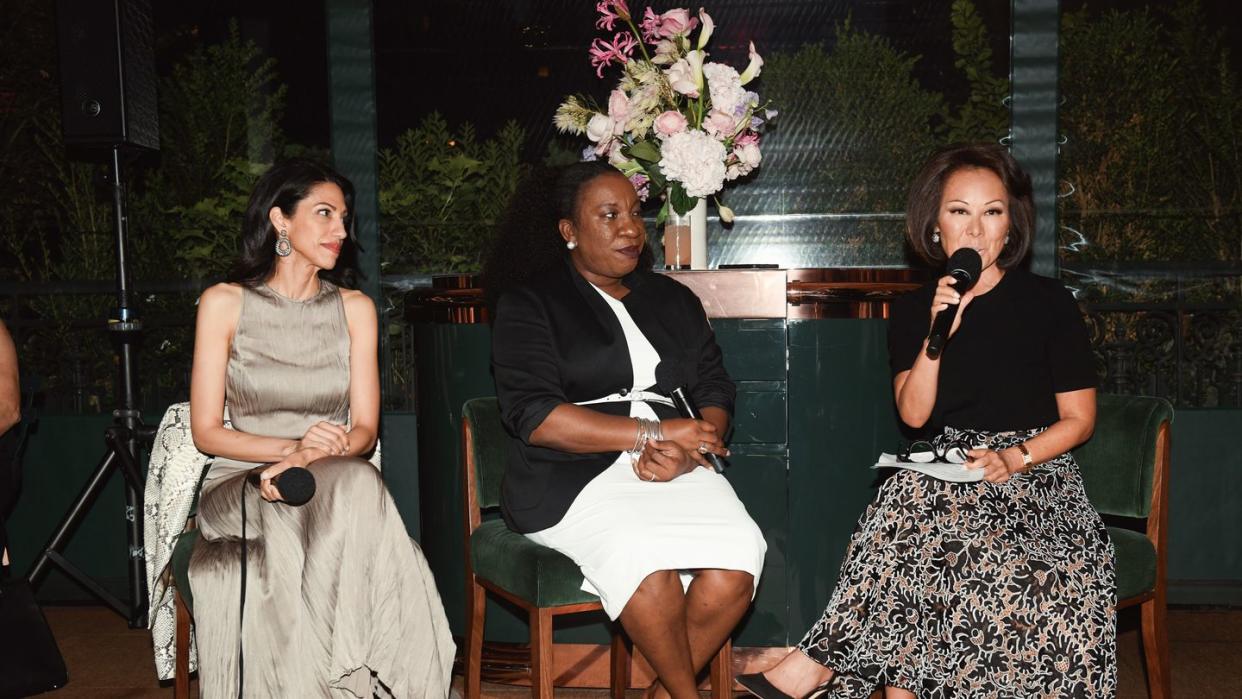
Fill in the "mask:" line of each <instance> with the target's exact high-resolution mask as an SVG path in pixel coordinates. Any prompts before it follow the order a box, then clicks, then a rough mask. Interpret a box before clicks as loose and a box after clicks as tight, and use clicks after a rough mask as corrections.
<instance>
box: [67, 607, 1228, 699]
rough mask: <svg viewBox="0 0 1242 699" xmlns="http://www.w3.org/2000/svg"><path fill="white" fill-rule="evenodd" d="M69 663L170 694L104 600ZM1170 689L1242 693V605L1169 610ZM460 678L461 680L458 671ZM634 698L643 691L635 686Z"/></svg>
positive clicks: (73, 686) (1127, 643) (1130, 662)
mask: <svg viewBox="0 0 1242 699" xmlns="http://www.w3.org/2000/svg"><path fill="white" fill-rule="evenodd" d="M1130 611H1133V610H1128V612H1127V613H1126V614H1124V615H1123V617H1122V626H1121V634H1120V636H1119V638H1118V674H1119V691H1118V697H1119V699H1144V698H1145V697H1146V696H1147V690H1146V685H1145V684H1144V680H1143V674H1142V672H1143V669H1142V668H1143V664H1142V657H1141V652H1140V642H1139V634H1138V630H1137V614H1133V613H1129V612H1130ZM46 612H47V616H48V620H49V621H50V622H51V625H52V630H53V632H54V633H55V635H56V638H57V641H58V642H59V643H60V647H61V652H62V653H63V654H64V656H65V662H66V664H67V665H68V667H69V685H68V686H67V687H65V688H63V689H61V690H58V691H56V692H51V693H48V694H45V695H42V696H45V697H51V698H53V699H70V698H81V699H88V698H89V699H138V698H140V697H141V698H144V699H145V698H147V697H152V698H154V697H171V696H172V689H171V687H161V686H160V684H159V682H157V681H156V679H155V670H154V666H153V664H152V660H151V645H150V643H151V642H150V636H149V635H148V634H147V632H146V631H142V630H131V629H129V628H128V627H126V625H125V622H124V621H123V620H122V619H121V618H120V617H118V616H117V615H116V614H114V613H112V612H111V611H108V610H107V609H105V608H103V607H51V608H48V609H47V610H46ZM1169 642H1170V646H1171V648H1172V655H1173V695H1174V696H1176V697H1195V698H1196V699H1214V698H1217V697H1219V698H1221V699H1231V698H1233V697H1239V696H1242V610H1200V609H1177V610H1173V611H1172V612H1170V614H1169ZM457 685H458V686H459V687H460V678H458V682H457ZM529 695H530V690H529V689H527V688H525V687H507V686H501V685H488V686H485V688H484V696H487V697H524V696H529ZM606 695H607V692H606V691H604V690H576V691H570V690H557V696H558V697H561V696H563V697H566V698H567V699H569V698H579V697H580V698H582V699H586V698H588V697H589V698H592V699H594V698H596V697H604V696H606ZM631 695H632V696H635V697H637V696H638V692H632V693H631Z"/></svg>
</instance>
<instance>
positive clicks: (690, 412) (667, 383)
mask: <svg viewBox="0 0 1242 699" xmlns="http://www.w3.org/2000/svg"><path fill="white" fill-rule="evenodd" d="M655 375H656V386H657V387H658V388H659V389H660V390H661V391H663V392H665V393H667V394H668V395H669V397H670V398H672V399H673V405H674V406H675V407H676V408H677V412H678V414H680V415H681V416H682V417H686V418H690V419H691V420H702V419H703V415H702V414H701V413H700V412H699V409H698V406H696V405H695V404H694V401H693V400H691V398H690V396H689V394H687V393H686V383H687V382H686V371H685V367H684V366H682V364H681V363H680V362H675V361H670V360H665V361H662V362H660V363H659V364H657V365H656V370H655ZM703 456H704V457H705V458H706V459H707V463H709V464H711V465H712V468H713V469H715V470H716V473H724V467H725V462H724V460H723V459H721V458H720V455H719V454H715V453H713V452H710V451H709V452H707V453H706V454H703Z"/></svg>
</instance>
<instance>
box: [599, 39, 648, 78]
mask: <svg viewBox="0 0 1242 699" xmlns="http://www.w3.org/2000/svg"><path fill="white" fill-rule="evenodd" d="M637 45H638V40H637V39H635V38H634V35H633V34H630V33H629V32H617V33H616V34H615V35H613V37H612V43H611V44H610V43H608V42H607V41H604V40H603V39H596V40H595V41H593V42H591V48H590V49H589V51H588V53H590V54H591V67H592V68H594V69H595V77H597V78H602V77H604V68H606V67H607V66H610V65H612V63H613V62H614V61H615V62H617V63H626V62H628V61H629V60H630V54H631V53H633V52H634V47H635V46H637Z"/></svg>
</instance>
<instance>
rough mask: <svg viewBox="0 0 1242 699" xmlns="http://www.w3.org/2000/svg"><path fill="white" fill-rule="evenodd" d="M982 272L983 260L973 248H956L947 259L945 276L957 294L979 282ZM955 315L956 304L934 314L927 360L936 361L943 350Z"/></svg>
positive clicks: (928, 342) (928, 335)
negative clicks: (952, 280) (949, 279)
mask: <svg viewBox="0 0 1242 699" xmlns="http://www.w3.org/2000/svg"><path fill="white" fill-rule="evenodd" d="M982 271H983V258H981V257H979V253H978V252H977V251H976V250H974V249H973V248H958V249H957V252H954V253H953V256H952V257H950V258H949V264H948V271H947V272H946V274H948V275H950V276H952V277H953V279H954V280H955V281H954V282H953V283H952V284H951V285H950V286H952V287H953V289H954V290H955V291H957V293H959V294H964V293H966V292H967V291H970V289H971V287H973V286H974V285H975V282H977V281H979V273H980V272H982ZM956 315H957V304H953V305H951V306H949V307H948V308H946V309H944V310H943V311H941V312H939V313H937V314H936V319H935V320H933V321H932V327H931V332H930V333H928V334H927V358H928V359H936V358H937V357H939V356H940V352H941V351H943V350H944V343H945V340H948V339H949V328H952V327H953V317H954V316H956Z"/></svg>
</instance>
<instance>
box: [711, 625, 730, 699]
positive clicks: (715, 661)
mask: <svg viewBox="0 0 1242 699" xmlns="http://www.w3.org/2000/svg"><path fill="white" fill-rule="evenodd" d="M709 672H710V677H711V683H712V699H729V698H730V697H732V696H733V639H731V638H727V639H725V642H724V645H723V646H721V647H720V650H719V651H718V652H717V653H716V657H714V658H712V664H711V669H710V670H709Z"/></svg>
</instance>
